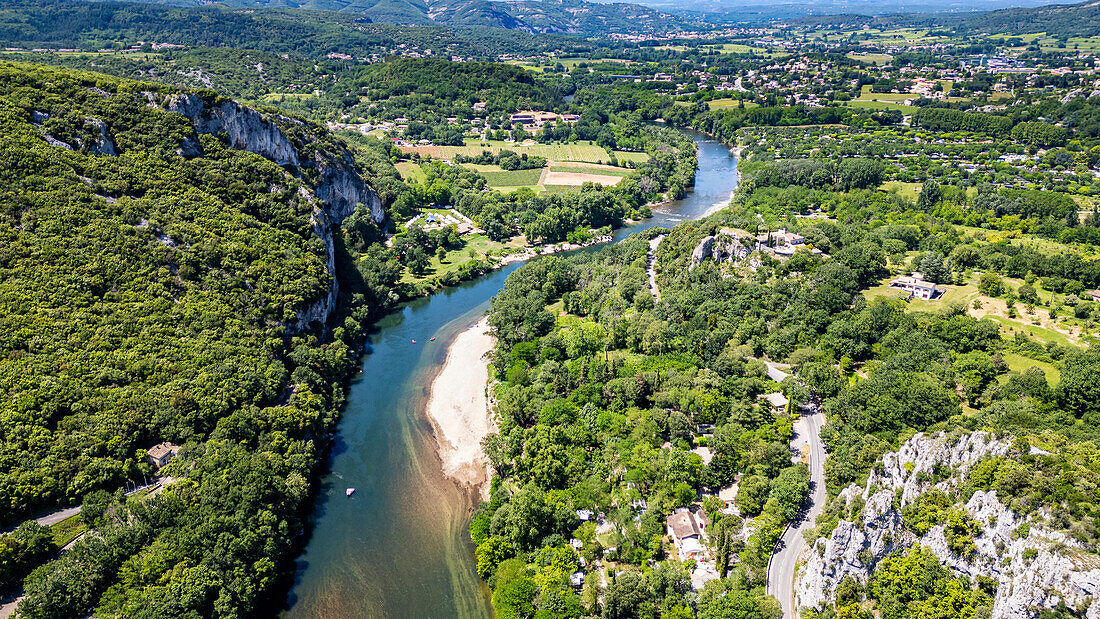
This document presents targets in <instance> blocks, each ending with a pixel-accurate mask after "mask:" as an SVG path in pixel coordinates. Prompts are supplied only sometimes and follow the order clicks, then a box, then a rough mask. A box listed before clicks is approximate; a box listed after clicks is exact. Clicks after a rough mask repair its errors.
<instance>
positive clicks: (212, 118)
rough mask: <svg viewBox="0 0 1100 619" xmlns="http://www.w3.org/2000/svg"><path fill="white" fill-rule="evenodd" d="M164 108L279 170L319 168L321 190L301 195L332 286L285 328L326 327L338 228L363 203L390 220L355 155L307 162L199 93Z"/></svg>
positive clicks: (270, 123)
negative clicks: (320, 243)
mask: <svg viewBox="0 0 1100 619" xmlns="http://www.w3.org/2000/svg"><path fill="white" fill-rule="evenodd" d="M165 108H166V109H167V110H168V111H170V112H178V113H180V114H183V115H184V116H186V117H187V118H188V119H190V120H191V123H192V124H193V125H194V127H195V131H196V132H197V133H211V134H220V133H224V134H225V135H226V137H227V138H228V141H229V146H230V147H232V148H236V149H239V150H246V151H248V152H250V153H255V154H257V155H260V156H261V157H264V158H265V159H268V160H270V161H273V162H275V163H277V164H279V165H280V166H287V167H291V168H297V169H300V168H316V169H318V170H319V171H320V172H321V174H320V180H319V181H318V182H317V186H316V187H314V188H313V191H312V192H304V193H303V197H304V198H306V199H307V200H309V201H310V202H312V203H313V214H312V216H311V217H310V224H311V225H312V228H313V233H314V234H316V235H317V237H318V238H320V239H321V240H322V241H324V242H325V253H326V267H327V270H328V273H329V275H330V280H331V284H330V285H329V290H328V293H327V294H326V295H325V296H324V297H323V298H321V299H318V300H316V301H315V302H313V303H311V304H310V305H308V306H307V307H305V308H302V309H300V310H298V312H297V318H296V320H295V321H294V323H293V324H290V325H287V326H288V327H289V328H290V329H291V330H292V331H302V330H305V329H306V328H308V327H309V325H310V324H312V323H315V322H319V323H325V322H326V321H327V320H328V317H329V316H330V315H331V313H332V310H333V309H334V307H335V305H336V296H337V294H338V293H339V287H338V284H337V282H336V263H335V255H334V249H333V234H335V229H336V228H338V227H339V225H340V224H341V223H342V222H343V221H344V219H346V218H347V217H348V216H349V215H351V214H352V212H354V211H355V208H356V206H357V205H359V204H362V205H363V206H364V207H366V208H368V209H370V214H371V218H372V219H373V220H374V221H375V222H377V223H382V222H383V221H385V218H386V213H385V211H384V210H383V209H382V201H381V199H380V198H379V197H378V194H376V193H375V192H374V190H372V189H371V188H370V186H368V185H367V183H366V181H365V180H363V177H362V175H361V174H360V173H359V170H358V169H357V168H356V166H355V163H354V161H353V160H352V158H351V155H350V154H348V153H346V152H341V153H338V154H336V155H335V156H333V157H324V156H322V155H320V154H318V155H317V156H316V158H315V159H313V160H310V159H305V160H303V159H302V158H301V156H300V155H299V153H298V151H297V149H296V148H295V147H294V145H293V144H292V143H291V141H290V140H289V139H288V138H287V137H286V134H285V133H283V130H282V129H280V128H279V124H277V123H276V122H275V121H274V120H272V119H270V118H268V117H266V116H264V115H263V114H260V113H259V112H257V111H255V110H253V109H251V108H248V107H245V106H243V105H241V104H239V103H236V102H233V101H223V102H220V103H217V104H215V105H212V106H208V105H207V104H206V102H205V101H203V99H202V98H201V97H199V96H197V95H192V94H178V95H174V96H172V97H169V98H168V100H167V102H166V104H165ZM278 120H279V121H280V122H282V123H283V124H284V126H286V124H301V123H299V122H298V121H296V120H292V119H290V118H286V117H283V116H280V117H278ZM178 152H179V154H180V155H181V156H184V157H189V156H200V155H201V154H202V149H201V146H200V145H199V143H198V141H197V140H195V139H191V138H189V139H187V140H185V141H184V143H183V144H181V145H180V149H179V151H178Z"/></svg>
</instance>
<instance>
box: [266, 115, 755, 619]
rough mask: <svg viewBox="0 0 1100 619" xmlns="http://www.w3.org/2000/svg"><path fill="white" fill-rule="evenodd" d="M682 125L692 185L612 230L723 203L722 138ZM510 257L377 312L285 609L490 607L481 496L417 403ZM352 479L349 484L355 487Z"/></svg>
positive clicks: (726, 187)
mask: <svg viewBox="0 0 1100 619" xmlns="http://www.w3.org/2000/svg"><path fill="white" fill-rule="evenodd" d="M689 135H691V137H692V138H693V139H694V140H695V141H696V143H697V144H698V146H699V170H698V173H697V174H696V177H695V187H694V189H693V190H692V191H691V192H690V193H688V194H687V196H686V197H684V199H682V200H678V201H676V202H672V203H669V204H666V205H663V206H660V207H657V208H655V209H654V212H653V217H652V218H650V219H647V220H645V221H643V222H641V223H638V224H636V225H633V226H629V227H624V228H622V229H620V230H618V231H616V234H615V240H616V241H619V240H622V239H623V238H626V236H627V235H629V234H632V233H634V232H638V231H640V230H645V229H647V228H652V227H656V226H664V227H672V226H675V225H676V224H678V223H680V222H681V221H686V220H691V219H698V218H700V217H703V216H705V215H707V214H709V213H711V212H713V211H714V210H717V209H718V208H721V207H723V206H725V205H726V204H728V202H729V197H730V192H731V191H732V190H733V189H734V188H735V187H736V186H737V161H736V159H735V158H734V156H733V154H732V153H731V152H730V151H729V149H727V148H726V147H725V146H723V145H721V144H718V143H716V142H714V141H710V140H707V139H706V138H705V137H704V136H702V135H700V134H697V133H691V132H689ZM518 267H519V265H518V264H514V265H509V266H508V267H507V268H504V269H500V270H498V271H494V272H492V273H490V274H488V275H486V276H483V277H481V278H479V279H477V280H474V281H470V282H466V283H464V284H462V285H459V286H456V287H454V288H450V289H447V290H444V291H442V292H440V293H438V294H436V295H434V296H432V297H428V298H424V299H417V300H415V301H412V302H410V303H408V304H406V305H404V306H402V308H401V309H399V310H397V311H395V312H393V313H392V314H390V315H389V316H387V317H385V318H384V319H382V320H381V321H380V322H379V323H378V325H377V330H376V332H375V334H374V335H373V336H372V337H371V347H372V352H371V353H370V354H368V355H365V356H364V358H363V365H362V368H363V372H362V374H360V375H359V378H358V379H357V380H356V381H353V382H352V384H351V386H350V392H349V394H348V403H347V406H346V408H345V409H344V412H343V417H342V419H341V421H340V425H339V429H338V434H337V437H336V439H335V444H334V446H333V449H332V453H331V456H330V462H329V473H328V475H326V476H325V477H324V478H322V480H321V484H322V485H321V489H320V491H319V494H318V498H317V500H316V504H315V505H314V511H313V516H312V525H313V531H312V535H311V537H310V539H309V541H308V543H307V545H306V548H305V551H304V552H303V553H302V555H301V556H300V557H299V558H298V562H297V574H296V575H295V578H294V585H293V588H292V590H291V592H290V596H289V599H288V601H287V603H288V606H289V610H288V611H287V612H286V613H285V616H286V617H311V618H312V617H332V618H337V617H340V618H342V617H424V618H428V617H456V616H457V617H488V616H491V614H492V610H491V608H490V606H489V599H488V589H487V588H486V587H485V585H484V584H483V583H482V582H481V581H480V579H479V578H478V576H477V572H476V571H475V569H474V568H475V566H474V561H473V546H472V544H471V542H470V540H469V535H468V534H467V533H466V525H467V522H468V519H469V517H470V514H471V512H472V510H473V508H474V507H475V505H476V501H477V497H476V496H475V495H474V494H473V492H472V491H471V490H468V489H466V488H463V487H460V486H459V485H458V484H456V483H455V482H453V481H451V480H449V479H446V478H444V477H443V475H442V473H441V471H440V462H439V457H438V456H437V454H436V446H435V441H434V439H433V437H432V433H431V432H432V430H431V426H430V424H429V422H428V420H427V419H426V418H425V414H424V410H425V407H426V405H427V400H428V397H429V395H430V387H431V382H432V379H433V377H434V375H435V372H436V371H438V368H439V366H440V365H441V364H442V363H443V361H444V359H445V358H446V354H447V347H448V346H449V344H450V343H451V342H452V341H453V340H454V338H455V336H456V335H457V334H458V333H459V332H461V331H462V330H464V329H466V328H468V327H469V326H470V325H471V324H473V323H474V322H476V321H477V319H478V317H479V316H480V315H481V314H482V313H483V312H484V311H485V310H486V309H487V308H488V307H489V300H490V299H491V298H492V297H493V295H495V294H496V293H497V291H498V290H500V288H501V285H502V284H503V283H504V279H505V278H506V277H507V276H508V274H509V273H511V272H512V271H514V270H516V268H518ZM432 337H435V341H434V342H432V341H429V338H432ZM412 340H416V341H417V342H419V343H418V344H413V343H412ZM348 487H355V488H356V489H357V491H356V493H355V494H354V495H353V496H351V497H345V495H344V491H345V489H346V488H348Z"/></svg>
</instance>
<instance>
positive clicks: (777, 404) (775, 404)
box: [757, 391, 789, 415]
mask: <svg viewBox="0 0 1100 619" xmlns="http://www.w3.org/2000/svg"><path fill="white" fill-rule="evenodd" d="M757 399H758V400H764V401H765V402H767V403H768V408H769V409H771V412H772V414H773V415H782V414H783V413H785V412H787V403H788V402H789V400H788V399H787V396H785V395H783V394H782V393H780V392H778V391H776V392H775V393H763V394H760V395H759V396H757Z"/></svg>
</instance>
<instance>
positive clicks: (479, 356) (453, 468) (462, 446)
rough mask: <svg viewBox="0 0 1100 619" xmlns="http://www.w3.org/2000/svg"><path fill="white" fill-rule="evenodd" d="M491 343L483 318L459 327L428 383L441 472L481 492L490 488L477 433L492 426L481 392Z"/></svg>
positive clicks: (484, 431)
mask: <svg viewBox="0 0 1100 619" xmlns="http://www.w3.org/2000/svg"><path fill="white" fill-rule="evenodd" d="M492 348H493V336H492V335H491V334H490V333H489V322H488V320H487V319H485V318H482V319H481V320H480V321H478V323H477V324H476V325H475V326H473V327H471V328H470V329H467V330H466V331H463V332H462V333H459V334H458V336H457V337H456V338H455V340H454V342H453V343H452V344H451V347H450V348H449V349H448V350H447V360H446V361H445V362H444V364H443V369H441V370H440V371H439V374H438V375H437V376H436V378H435V381H434V382H433V383H432V390H431V396H430V397H429V399H428V411H427V412H428V419H429V420H430V421H431V423H432V428H433V429H434V431H435V438H436V443H437V446H438V449H439V459H440V461H441V462H442V464H443V474H444V475H446V476H447V477H450V478H452V479H455V480H456V481H458V482H459V483H462V484H466V485H469V486H472V487H474V488H477V489H479V490H480V491H481V494H482V495H483V496H484V495H485V494H486V493H487V492H488V489H489V485H488V483H487V482H488V481H489V472H488V468H487V467H488V462H487V460H486V459H485V455H484V454H483V453H482V451H481V439H482V438H484V437H485V436H486V435H488V434H490V433H491V432H493V431H495V430H496V424H494V423H493V419H492V414H491V412H490V410H489V400H488V398H487V397H486V393H485V388H486V384H487V383H488V382H489V366H488V360H487V359H485V355H486V353H488V352H489V351H490V350H492Z"/></svg>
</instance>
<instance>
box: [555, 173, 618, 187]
mask: <svg viewBox="0 0 1100 619" xmlns="http://www.w3.org/2000/svg"><path fill="white" fill-rule="evenodd" d="M621 180H623V177H622V176H612V175H610V174H588V173H585V172H546V173H544V174H543V176H542V179H541V180H540V184H541V185H543V186H545V185H566V186H572V187H580V186H581V185H583V184H585V183H599V184H601V185H603V186H605V187H611V186H613V185H618V184H619V181H621Z"/></svg>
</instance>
